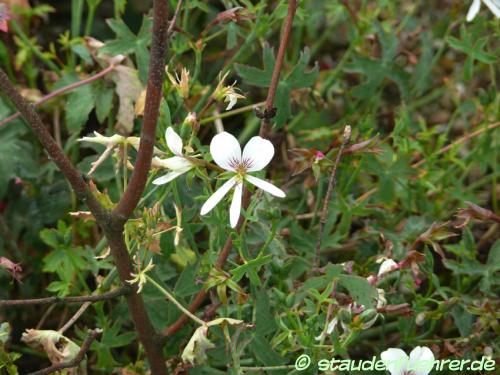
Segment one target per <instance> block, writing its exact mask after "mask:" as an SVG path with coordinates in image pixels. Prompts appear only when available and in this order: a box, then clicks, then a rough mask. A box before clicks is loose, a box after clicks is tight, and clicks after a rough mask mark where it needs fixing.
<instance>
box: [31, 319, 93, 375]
mask: <svg viewBox="0 0 500 375" xmlns="http://www.w3.org/2000/svg"><path fill="white" fill-rule="evenodd" d="M101 333H102V330H101V329H94V330H91V331H90V332H89V336H88V337H87V338H86V339H85V341H84V342H83V344H82V346H81V348H80V351H79V352H78V354H77V355H76V356H75V358H73V359H72V360H71V361H68V362H63V363H59V364H57V365H52V366H50V367H47V368H44V369H43V370H39V371H35V372H32V373H30V374H28V375H47V374H52V373H53V372H56V371H60V370H64V369H67V368H73V367H77V366H78V365H80V363H81V362H82V361H83V360H84V359H85V355H86V353H87V351H88V350H89V349H90V345H92V342H94V340H95V339H97V338H98V337H99V336H100V335H101Z"/></svg>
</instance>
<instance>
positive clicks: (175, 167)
mask: <svg viewBox="0 0 500 375" xmlns="http://www.w3.org/2000/svg"><path fill="white" fill-rule="evenodd" d="M165 139H166V141H167V146H168V148H169V149H170V151H172V153H173V154H174V155H175V156H172V157H170V158H167V159H160V158H158V157H155V158H154V159H153V166H155V167H160V168H167V169H170V170H171V172H169V173H167V174H166V175H165V176H162V177H159V178H157V179H156V180H154V181H153V184H155V185H163V184H166V183H167V182H170V181H172V180H173V179H175V178H177V177H179V176H180V175H181V174H184V173H186V172H187V171H189V170H191V169H192V168H194V164H193V163H192V162H191V161H190V160H189V159H188V158H186V157H185V155H184V154H183V153H182V138H181V137H180V136H179V134H177V133H176V132H175V130H174V129H173V128H171V127H169V128H168V129H167V131H166V132H165Z"/></svg>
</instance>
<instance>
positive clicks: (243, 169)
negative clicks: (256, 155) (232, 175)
mask: <svg viewBox="0 0 500 375" xmlns="http://www.w3.org/2000/svg"><path fill="white" fill-rule="evenodd" d="M252 164H253V161H252V159H249V158H246V159H243V160H238V159H234V158H233V159H231V161H230V162H229V165H230V166H231V167H233V168H234V171H235V172H236V175H237V176H238V178H239V179H241V180H243V178H244V177H245V175H246V173H247V171H248V169H249V168H251V167H252Z"/></svg>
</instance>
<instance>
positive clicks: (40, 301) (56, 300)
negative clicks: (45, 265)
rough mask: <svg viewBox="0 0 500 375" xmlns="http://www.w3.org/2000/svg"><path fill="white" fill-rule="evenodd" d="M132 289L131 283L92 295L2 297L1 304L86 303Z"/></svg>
mask: <svg viewBox="0 0 500 375" xmlns="http://www.w3.org/2000/svg"><path fill="white" fill-rule="evenodd" d="M131 291H132V288H131V287H130V286H129V285H124V286H122V287H120V288H117V289H114V290H112V291H110V292H107V293H102V294H94V295H90V296H70V297H46V298H33V299H13V300H5V299H3V300H2V299H0V306H13V307H16V306H27V305H48V304H54V303H85V302H100V301H105V300H108V299H113V298H116V297H120V296H125V295H127V294H129V293H130V292H131Z"/></svg>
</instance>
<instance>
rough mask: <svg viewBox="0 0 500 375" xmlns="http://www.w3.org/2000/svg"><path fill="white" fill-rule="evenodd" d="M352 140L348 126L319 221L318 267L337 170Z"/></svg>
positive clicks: (329, 180) (316, 262) (317, 242)
mask: <svg viewBox="0 0 500 375" xmlns="http://www.w3.org/2000/svg"><path fill="white" fill-rule="evenodd" d="M350 139H351V127H350V126H349V125H348V126H346V127H345V129H344V138H343V139H342V144H341V145H340V148H339V152H338V154H337V158H336V159H335V163H334V164H333V168H332V172H331V173H330V178H329V179H328V189H327V191H326V195H325V199H324V200H323V209H322V210H321V218H320V221H319V233H318V239H317V240H316V259H315V264H316V266H319V257H320V252H321V241H322V239H323V232H324V229H325V224H326V220H327V218H328V204H329V203H330V199H331V197H332V192H333V189H334V188H335V186H336V185H337V178H336V176H337V168H338V166H339V164H340V159H342V154H343V152H344V148H345V146H346V145H347V144H348V143H349V140H350ZM318 198H319V197H318Z"/></svg>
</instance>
